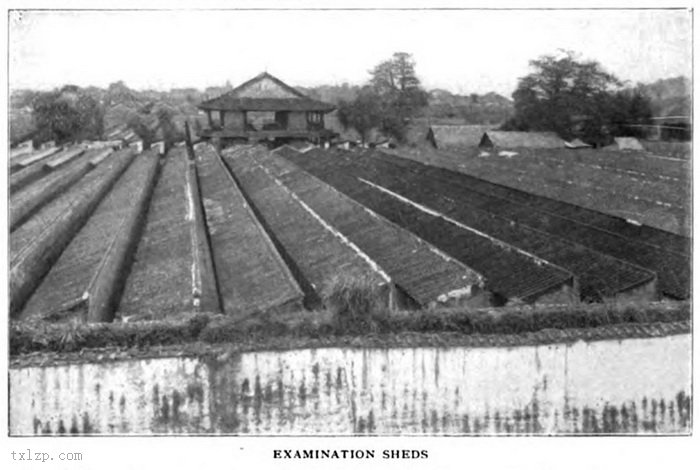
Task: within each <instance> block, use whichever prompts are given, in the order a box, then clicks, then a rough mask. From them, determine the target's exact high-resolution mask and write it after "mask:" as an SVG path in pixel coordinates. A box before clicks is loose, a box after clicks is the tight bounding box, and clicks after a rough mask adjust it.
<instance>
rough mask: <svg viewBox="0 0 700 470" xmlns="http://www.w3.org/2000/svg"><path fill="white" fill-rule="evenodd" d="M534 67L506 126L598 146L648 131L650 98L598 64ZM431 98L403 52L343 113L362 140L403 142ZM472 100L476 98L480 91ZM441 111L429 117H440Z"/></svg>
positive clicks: (556, 59)
mask: <svg viewBox="0 0 700 470" xmlns="http://www.w3.org/2000/svg"><path fill="white" fill-rule="evenodd" d="M530 67H531V68H532V69H533V71H532V72H531V73H530V74H528V75H526V76H524V77H521V78H520V79H519V80H518V85H517V88H516V90H515V92H514V93H513V94H512V98H513V105H514V111H513V113H512V116H510V117H509V118H507V119H505V122H504V123H503V125H502V127H501V129H502V130H517V131H549V132H555V133H557V134H558V135H559V136H561V137H562V138H564V139H574V138H580V139H583V140H584V141H586V142H589V143H592V144H594V145H605V144H607V143H609V142H610V141H612V138H613V137H614V136H635V137H643V136H644V135H645V133H646V128H647V127H646V126H648V125H649V124H650V123H651V120H650V118H651V117H652V107H651V101H650V99H649V98H648V97H647V96H646V95H645V94H644V93H642V91H640V89H639V88H638V87H637V88H631V87H629V86H626V84H625V83H623V82H622V81H621V80H620V79H618V78H617V77H616V76H614V75H613V74H611V73H609V72H606V71H605V70H604V69H603V67H602V66H601V65H600V64H599V63H598V62H596V61H592V60H581V59H579V58H578V56H577V55H576V54H575V53H573V52H570V51H565V52H564V54H563V55H559V56H555V55H544V56H541V57H539V58H537V59H535V60H532V61H530ZM427 98H428V94H427V92H426V91H425V90H424V89H423V88H422V87H421V85H420V80H419V79H418V77H417V75H416V72H415V61H414V60H413V58H412V56H411V55H410V54H408V53H405V52H397V53H395V54H394V55H393V56H392V57H391V58H390V59H388V60H385V61H383V62H381V63H380V64H378V65H377V66H376V67H375V68H374V69H373V70H371V71H370V79H369V81H368V82H367V83H366V84H365V85H364V86H363V87H362V89H361V90H360V93H359V94H358V96H357V98H356V99H354V100H352V101H341V102H340V104H339V106H338V118H339V121H340V123H341V124H342V125H343V126H345V127H346V128H350V127H352V128H354V129H355V130H357V131H358V133H359V134H360V135H361V136H362V139H363V140H367V137H368V135H369V133H370V131H371V130H372V129H378V130H379V131H381V132H382V133H384V134H385V135H386V136H390V137H393V138H395V139H397V140H399V141H402V140H404V138H405V131H406V128H407V125H408V124H409V123H410V121H411V119H412V118H415V117H418V116H419V115H421V114H426V113H425V112H423V111H424V108H425V107H426V106H428V99H427ZM472 99H473V100H474V101H476V98H475V95H472ZM422 110H423V111H422ZM435 111H436V110H432V112H429V113H427V114H428V115H433V116H434V115H435ZM455 114H456V113H455ZM461 114H463V113H461Z"/></svg>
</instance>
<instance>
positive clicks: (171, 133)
mask: <svg viewBox="0 0 700 470" xmlns="http://www.w3.org/2000/svg"><path fill="white" fill-rule="evenodd" d="M156 117H157V118H158V127H160V130H161V132H162V134H163V141H164V142H165V148H166V149H169V148H170V147H172V146H173V144H175V143H176V142H179V141H181V140H183V139H184V138H185V136H184V134H183V133H182V132H181V131H180V130H179V129H178V128H177V126H176V125H175V123H174V122H173V118H174V117H175V111H173V110H172V109H170V108H168V107H166V106H160V107H158V109H156Z"/></svg>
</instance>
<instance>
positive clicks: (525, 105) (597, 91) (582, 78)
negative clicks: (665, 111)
mask: <svg viewBox="0 0 700 470" xmlns="http://www.w3.org/2000/svg"><path fill="white" fill-rule="evenodd" d="M530 66H531V67H532V68H533V69H534V72H533V73H530V74H529V75H526V76H525V77H522V78H520V80H519V81H518V87H517V89H516V90H515V92H514V93H513V100H514V106H515V115H514V117H513V118H512V119H511V120H509V121H508V122H507V123H506V125H505V126H504V128H505V129H507V130H526V131H528V130H532V131H554V132H556V133H558V134H559V135H560V136H561V137H563V138H566V139H570V138H574V137H580V138H583V139H584V140H588V141H590V142H592V143H602V142H603V141H604V140H605V139H608V138H609V136H610V135H614V134H617V135H620V134H619V133H620V132H622V130H623V127H624V126H622V124H625V123H626V124H632V123H638V122H640V121H642V120H644V119H648V117H650V116H649V115H648V112H647V111H648V110H649V109H650V108H648V100H646V98H644V97H643V96H642V95H641V94H634V93H628V92H623V89H622V85H623V83H622V82H621V81H620V80H619V79H618V78H617V77H615V76H614V75H612V74H610V73H608V72H606V71H605V70H604V69H603V68H602V66H601V65H600V64H599V63H598V62H595V61H581V60H579V59H578V58H577V56H576V55H575V54H574V53H573V52H570V51H564V54H563V55H560V56H558V57H557V56H553V55H545V56H542V57H540V58H538V59H536V60H533V61H530Z"/></svg>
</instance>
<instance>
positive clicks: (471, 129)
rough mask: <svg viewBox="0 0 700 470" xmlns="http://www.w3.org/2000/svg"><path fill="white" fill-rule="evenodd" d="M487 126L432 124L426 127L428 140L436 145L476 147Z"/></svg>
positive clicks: (487, 128)
mask: <svg viewBox="0 0 700 470" xmlns="http://www.w3.org/2000/svg"><path fill="white" fill-rule="evenodd" d="M489 129H490V127H489V126H467V125H464V126H460V125H444V126H440V125H433V126H430V128H429V129H428V136H427V137H428V140H431V135H432V139H434V140H433V141H434V143H435V145H436V146H437V147H476V146H478V145H479V143H480V142H481V138H482V137H483V135H484V133H485V132H487V131H488V130H489Z"/></svg>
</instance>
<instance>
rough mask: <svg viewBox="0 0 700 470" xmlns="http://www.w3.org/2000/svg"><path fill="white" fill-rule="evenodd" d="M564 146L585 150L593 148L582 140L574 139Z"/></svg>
mask: <svg viewBox="0 0 700 470" xmlns="http://www.w3.org/2000/svg"><path fill="white" fill-rule="evenodd" d="M564 145H566V148H570V149H584V148H590V147H591V145H590V144H587V143H585V142H584V141H582V140H581V139H574V140H572V141H571V142H565V143H564Z"/></svg>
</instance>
